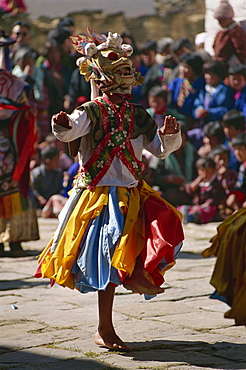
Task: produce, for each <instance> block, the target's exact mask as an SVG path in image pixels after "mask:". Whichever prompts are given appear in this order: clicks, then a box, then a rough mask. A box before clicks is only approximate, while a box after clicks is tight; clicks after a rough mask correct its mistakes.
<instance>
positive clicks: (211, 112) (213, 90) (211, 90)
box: [193, 60, 233, 127]
mask: <svg viewBox="0 0 246 370" xmlns="http://www.w3.org/2000/svg"><path fill="white" fill-rule="evenodd" d="M203 73H204V78H205V81H206V85H205V89H201V90H200V91H199V94H198V97H197V98H196V99H195V101H194V105H193V116H194V118H196V119H199V120H200V124H201V127H203V126H204V125H205V124H207V123H208V122H211V121H220V120H222V117H223V115H224V114H225V113H226V112H228V110H230V109H232V106H233V91H232V89H231V88H230V87H229V86H226V85H225V84H224V82H223V80H224V79H225V77H226V75H227V67H226V65H225V63H223V62H220V61H217V60H208V61H207V62H205V63H204V65H203Z"/></svg>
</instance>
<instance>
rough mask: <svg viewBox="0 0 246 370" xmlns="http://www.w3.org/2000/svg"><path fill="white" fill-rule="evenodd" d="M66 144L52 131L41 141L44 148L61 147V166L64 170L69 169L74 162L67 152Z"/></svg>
mask: <svg viewBox="0 0 246 370" xmlns="http://www.w3.org/2000/svg"><path fill="white" fill-rule="evenodd" d="M66 145H67V144H66V143H64V142H62V141H60V140H58V139H57V138H56V137H55V135H54V134H53V133H52V132H51V133H50V134H48V135H47V136H46V137H45V141H44V142H42V143H40V147H41V148H43V149H44V148H45V147H46V146H50V147H55V148H58V149H59V168H60V169H61V170H62V171H67V170H68V168H69V167H70V166H71V165H72V164H73V159H72V158H71V157H70V156H69V155H68V154H67V153H66V149H67V146H66Z"/></svg>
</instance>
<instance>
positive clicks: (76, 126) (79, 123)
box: [51, 109, 91, 142]
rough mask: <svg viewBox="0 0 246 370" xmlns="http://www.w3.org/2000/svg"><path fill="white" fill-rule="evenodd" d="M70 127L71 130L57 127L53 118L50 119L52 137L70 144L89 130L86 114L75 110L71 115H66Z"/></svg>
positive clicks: (89, 122) (88, 120)
mask: <svg viewBox="0 0 246 370" xmlns="http://www.w3.org/2000/svg"><path fill="white" fill-rule="evenodd" d="M67 116H68V118H69V122H70V125H71V129H67V128H65V127H62V126H59V125H57V124H55V123H54V120H53V117H52V119H51V127H52V131H53V133H54V135H55V136H56V137H57V139H59V140H60V141H64V142H70V141H73V140H75V139H77V138H79V137H82V136H85V135H87V134H88V133H89V132H90V130H91V127H90V124H91V120H90V119H89V117H88V116H87V113H86V112H85V111H84V110H83V111H80V110H78V109H76V110H75V111H74V112H73V113H72V114H68V115H67Z"/></svg>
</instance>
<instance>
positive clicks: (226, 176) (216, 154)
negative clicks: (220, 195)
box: [208, 145, 238, 194]
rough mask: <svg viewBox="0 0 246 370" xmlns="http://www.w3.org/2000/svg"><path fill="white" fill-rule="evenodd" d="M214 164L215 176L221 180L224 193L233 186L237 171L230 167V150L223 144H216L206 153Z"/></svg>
mask: <svg viewBox="0 0 246 370" xmlns="http://www.w3.org/2000/svg"><path fill="white" fill-rule="evenodd" d="M208 156H209V157H210V158H212V159H213V160H214V162H215V164H216V171H217V178H218V180H219V181H221V183H222V186H223V188H224V189H225V192H226V194H229V192H230V191H232V189H233V188H234V187H235V184H236V181H237V176H238V173H237V171H234V170H232V169H230V168H228V165H229V159H230V150H229V149H228V148H227V147H226V146H225V145H218V146H216V147H215V148H214V149H212V150H211V152H210V153H209V155H208Z"/></svg>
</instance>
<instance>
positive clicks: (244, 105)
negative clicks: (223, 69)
mask: <svg viewBox="0 0 246 370" xmlns="http://www.w3.org/2000/svg"><path fill="white" fill-rule="evenodd" d="M228 76H229V77H228V84H229V86H230V87H231V88H232V89H233V90H234V92H235V93H234V106H233V108H234V109H237V110H239V111H241V112H243V114H244V116H245V117H246V65H242V64H239V65H236V66H235V67H231V68H230V69H229V70H228Z"/></svg>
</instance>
